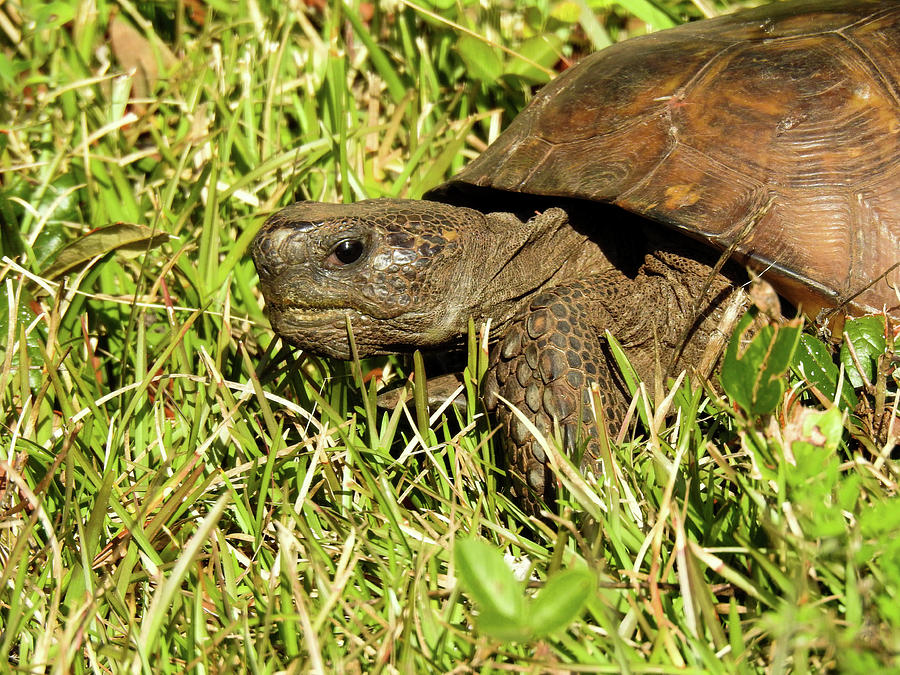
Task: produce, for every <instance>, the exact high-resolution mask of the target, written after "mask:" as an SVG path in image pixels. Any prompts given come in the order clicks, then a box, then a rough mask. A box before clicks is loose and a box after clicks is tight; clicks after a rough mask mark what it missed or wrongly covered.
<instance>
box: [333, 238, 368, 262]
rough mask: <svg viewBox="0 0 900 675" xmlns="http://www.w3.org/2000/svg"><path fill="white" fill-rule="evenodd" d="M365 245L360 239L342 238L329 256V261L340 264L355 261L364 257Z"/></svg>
mask: <svg viewBox="0 0 900 675" xmlns="http://www.w3.org/2000/svg"><path fill="white" fill-rule="evenodd" d="M364 249H365V246H363V243H362V242H361V241H360V240H359V239H342V240H341V241H339V242H338V243H337V245H336V246H335V247H334V250H332V252H331V255H330V256H328V259H329V261H331V262H333V263H336V264H339V265H349V264H350V263H355V262H356V261H357V260H359V259H360V257H362V254H363V250H364Z"/></svg>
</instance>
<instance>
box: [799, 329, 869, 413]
mask: <svg viewBox="0 0 900 675" xmlns="http://www.w3.org/2000/svg"><path fill="white" fill-rule="evenodd" d="M795 364H796V366H797V370H798V371H799V373H800V375H801V376H802V377H803V378H805V379H806V381H807V382H809V383H810V384H811V385H813V386H814V387H816V388H817V389H818V390H819V391H820V392H822V394H823V395H824V396H826V397H827V398H828V399H830V400H832V401H834V398H835V396H834V395H835V392H836V391H837V383H838V379H839V377H840V370H839V369H838V367H837V366H836V365H835V363H834V357H833V356H832V355H831V352H830V351H829V350H828V347H827V346H826V345H825V344H824V343H823V342H822V341H821V340H819V339H818V338H815V337H813V336H812V335H807V334H803V335H801V336H800V347H799V349H798V350H797V356H796V359H795ZM857 400H858V399H857V398H856V394H855V393H854V391H853V387H851V386H850V384H849V382H847V380H846V379H845V380H844V382H843V386H842V388H841V398H840V401H838V403H839V404H840V406H841V407H842V408H848V409H851V410H852V409H853V408H855V407H856V404H857Z"/></svg>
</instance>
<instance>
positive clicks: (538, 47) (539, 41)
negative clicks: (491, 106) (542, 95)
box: [506, 33, 563, 84]
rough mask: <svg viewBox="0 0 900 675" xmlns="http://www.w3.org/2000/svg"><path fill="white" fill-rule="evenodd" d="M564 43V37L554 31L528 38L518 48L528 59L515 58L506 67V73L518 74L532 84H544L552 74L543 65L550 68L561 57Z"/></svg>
mask: <svg viewBox="0 0 900 675" xmlns="http://www.w3.org/2000/svg"><path fill="white" fill-rule="evenodd" d="M562 45H563V41H562V38H560V37H559V36H558V35H555V34H553V33H545V34H541V35H535V36H534V37H531V38H528V39H527V40H525V41H524V42H523V43H522V44H521V45H519V47H518V48H517V49H516V51H517V52H518V53H519V54H521V55H522V56H524V57H525V58H527V59H528V61H525V60H524V59H518V58H513V59H512V60H511V61H510V62H509V65H508V66H507V68H506V73H507V74H509V75H518V76H519V77H521V78H523V79H525V80H528V81H529V82H530V83H532V84H543V83H544V82H547V81H549V80H550V74H549V73H548V72H547V70H543V69H542V68H541V66H543V68H546V69H548V70H549V69H550V68H551V67H552V66H553V64H554V63H556V61H557V59H559V55H560V53H561V50H562ZM535 64H537V65H535Z"/></svg>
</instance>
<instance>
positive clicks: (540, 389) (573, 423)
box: [485, 278, 628, 512]
mask: <svg viewBox="0 0 900 675" xmlns="http://www.w3.org/2000/svg"><path fill="white" fill-rule="evenodd" d="M594 281H595V280H592V279H590V278H588V279H586V280H584V281H581V282H576V283H574V284H572V285H569V286H560V287H556V288H553V289H550V290H548V291H544V292H542V293H540V294H539V295H538V296H536V297H535V298H534V299H532V300H531V302H530V303H529V304H528V306H527V309H526V310H525V311H524V312H522V313H520V315H519V317H518V318H517V320H515V321H514V322H513V323H512V325H511V326H510V327H509V329H508V330H507V332H506V335H505V336H504V338H503V340H502V341H500V343H499V344H498V345H496V346H495V347H494V349H493V351H492V354H491V366H490V369H489V371H488V375H487V380H486V383H485V402H486V405H487V407H488V409H491V410H496V414H497V418H498V421H499V422H500V424H501V425H502V426H503V427H504V428H505V430H506V434H504V437H503V438H502V440H501V444H502V448H503V453H504V456H505V462H506V468H507V470H508V472H509V474H510V479H511V480H510V482H511V491H512V493H513V496H514V498H515V499H516V500H517V501H519V502H520V503H523V504H525V505H526V507H527V508H528V510H531V511H533V512H536V511H537V507H538V505H539V502H538V501H537V500H535V497H536V496H537V497H538V498H543V500H544V501H545V502H546V503H548V504H549V503H552V501H553V499H554V497H555V494H556V486H555V481H554V478H553V474H552V472H551V470H550V468H549V465H548V462H547V457H546V455H545V453H544V450H543V449H542V448H541V447H540V445H539V444H538V442H537V441H536V440H535V439H534V437H533V436H532V435H531V433H530V432H529V431H528V429H527V427H526V426H525V424H523V423H522V421H521V420H520V419H519V418H518V417H517V416H516V415H515V414H514V413H513V412H512V411H511V410H510V409H509V407H507V406H506V405H503V404H501V403H499V401H498V398H497V397H498V395H499V396H502V397H503V398H505V399H506V400H507V401H509V402H510V403H512V404H513V405H514V406H516V408H518V409H519V410H520V411H522V412H523V413H524V414H525V415H526V416H528V417H529V418H530V419H531V421H532V422H533V423H534V425H535V426H536V427H537V429H538V430H539V431H540V432H541V433H542V434H543V435H544V436H545V437H548V438H550V437H551V436H552V433H553V429H554V424H558V425H559V428H560V429H561V431H562V433H563V439H564V446H565V451H566V453H567V455H568V456H569V457H570V458H572V459H573V460H576V461H577V460H578V459H579V458H578V457H577V455H578V453H582V454H581V457H580V464H581V466H582V467H593V466H594V464H595V462H596V456H597V450H596V445H597V444H596V440H595V437H596V433H597V430H596V428H595V426H594V422H593V416H592V413H591V404H590V389H589V383H591V382H597V383H598V385H599V388H600V393H601V396H602V400H603V402H604V408H605V410H604V413H605V415H606V419H607V422H608V423H609V424H610V425H611V427H614V428H615V427H618V426H619V425H621V423H622V420H623V417H624V412H625V410H626V409H627V402H628V398H627V395H626V391H625V387H624V384H623V383H622V382H621V381H620V380H619V379H618V378H617V377H616V376H615V373H617V372H618V371H617V370H616V369H615V366H614V364H613V363H611V361H610V358H611V357H610V356H609V353H608V350H607V348H606V345H605V341H604V340H603V339H602V337H601V336H602V334H603V330H602V329H601V328H599V327H600V326H609V327H612V326H613V320H612V317H610V316H609V315H608V313H607V312H606V310H605V309H604V308H603V306H602V304H601V303H598V301H597V289H598V287H603V286H606V284H604V283H603V282H602V280H601V281H600V282H599V283H594Z"/></svg>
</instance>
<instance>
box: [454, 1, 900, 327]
mask: <svg viewBox="0 0 900 675" xmlns="http://www.w3.org/2000/svg"><path fill="white" fill-rule="evenodd" d="M452 184H457V185H458V184H475V185H480V186H488V187H493V188H497V189H502V190H512V191H517V192H527V193H533V194H541V195H556V196H563V197H575V198H581V199H591V200H602V201H609V202H613V203H615V204H618V205H620V206H622V207H624V208H625V209H628V210H630V211H634V212H636V213H640V214H642V215H645V216H646V217H648V218H651V219H654V220H657V221H659V222H661V223H665V224H667V225H669V226H671V227H675V228H678V229H681V230H684V231H685V232H688V233H690V234H692V235H694V236H696V237H698V238H701V239H705V240H708V241H710V242H711V243H713V244H714V245H716V246H718V247H719V248H721V249H723V250H724V249H727V248H728V247H729V246H731V245H732V244H735V242H737V243H736V244H735V245H736V252H737V255H738V256H740V257H741V259H743V260H745V261H747V262H749V263H750V264H752V265H753V266H754V267H755V268H756V269H758V270H760V271H762V272H763V273H764V274H765V275H766V276H767V278H768V279H769V280H770V281H771V282H772V283H773V284H774V285H775V286H776V288H778V290H779V291H781V292H782V293H783V294H784V295H785V296H786V297H788V298H789V299H791V300H792V301H794V302H795V303H797V304H800V305H802V306H803V308H804V309H805V310H806V311H807V313H809V314H812V315H814V314H815V312H817V311H818V310H819V309H821V308H822V307H829V306H836V305H842V304H843V303H845V302H847V301H848V299H849V309H850V311H851V312H852V313H860V312H865V311H876V312H877V311H881V310H882V309H884V308H887V309H888V311H889V312H891V313H893V314H894V315H896V316H900V308H898V299H897V292H896V290H895V289H896V288H898V287H900V270H898V269H896V268H895V269H893V271H889V270H890V268H891V266H894V265H897V263H898V262H900V2H898V1H897V0H886V1H885V0H852V1H848V0H840V1H833V2H828V1H827V0H826V1H822V0H818V1H816V2H799V3H798V2H789V3H781V4H775V5H769V6H766V7H761V8H757V9H754V10H750V11H745V12H741V13H738V14H734V15H731V16H726V17H722V18H718V19H712V20H707V21H700V22H697V23H693V24H688V25H684V26H680V27H678V28H674V29H671V30H667V31H662V32H659V33H655V34H652V35H648V36H644V37H639V38H634V39H631V40H627V41H625V42H622V43H619V44H616V45H614V46H612V47H610V48H608V49H605V50H603V51H600V52H597V53H596V54H593V55H592V56H590V57H588V58H586V59H584V60H583V61H581V62H580V63H579V64H578V65H577V66H575V67H573V68H571V69H569V70H567V71H566V72H564V73H563V74H562V75H560V76H559V77H558V78H557V79H556V80H554V81H553V82H551V83H550V84H549V85H547V86H546V87H545V88H544V89H543V90H542V91H541V92H539V94H538V95H537V96H536V97H535V99H534V101H532V103H531V104H530V105H529V106H528V107H527V108H526V109H525V110H524V111H523V112H522V113H521V114H520V115H519V116H518V117H517V118H516V119H515V120H514V121H513V123H512V124H511V125H510V127H509V129H507V131H505V132H504V133H503V134H502V135H501V136H500V138H499V139H497V141H496V142H495V143H494V144H493V145H492V146H491V147H490V148H488V150H487V151H486V152H485V153H484V154H483V155H482V156H481V157H479V158H478V159H477V160H475V161H474V162H472V163H471V164H470V165H469V166H468V167H467V168H466V169H465V170H464V171H463V172H462V173H461V174H460V175H459V176H457V177H456V178H455V179H454V180H453V181H452ZM851 297H852V299H850V298H851Z"/></svg>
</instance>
